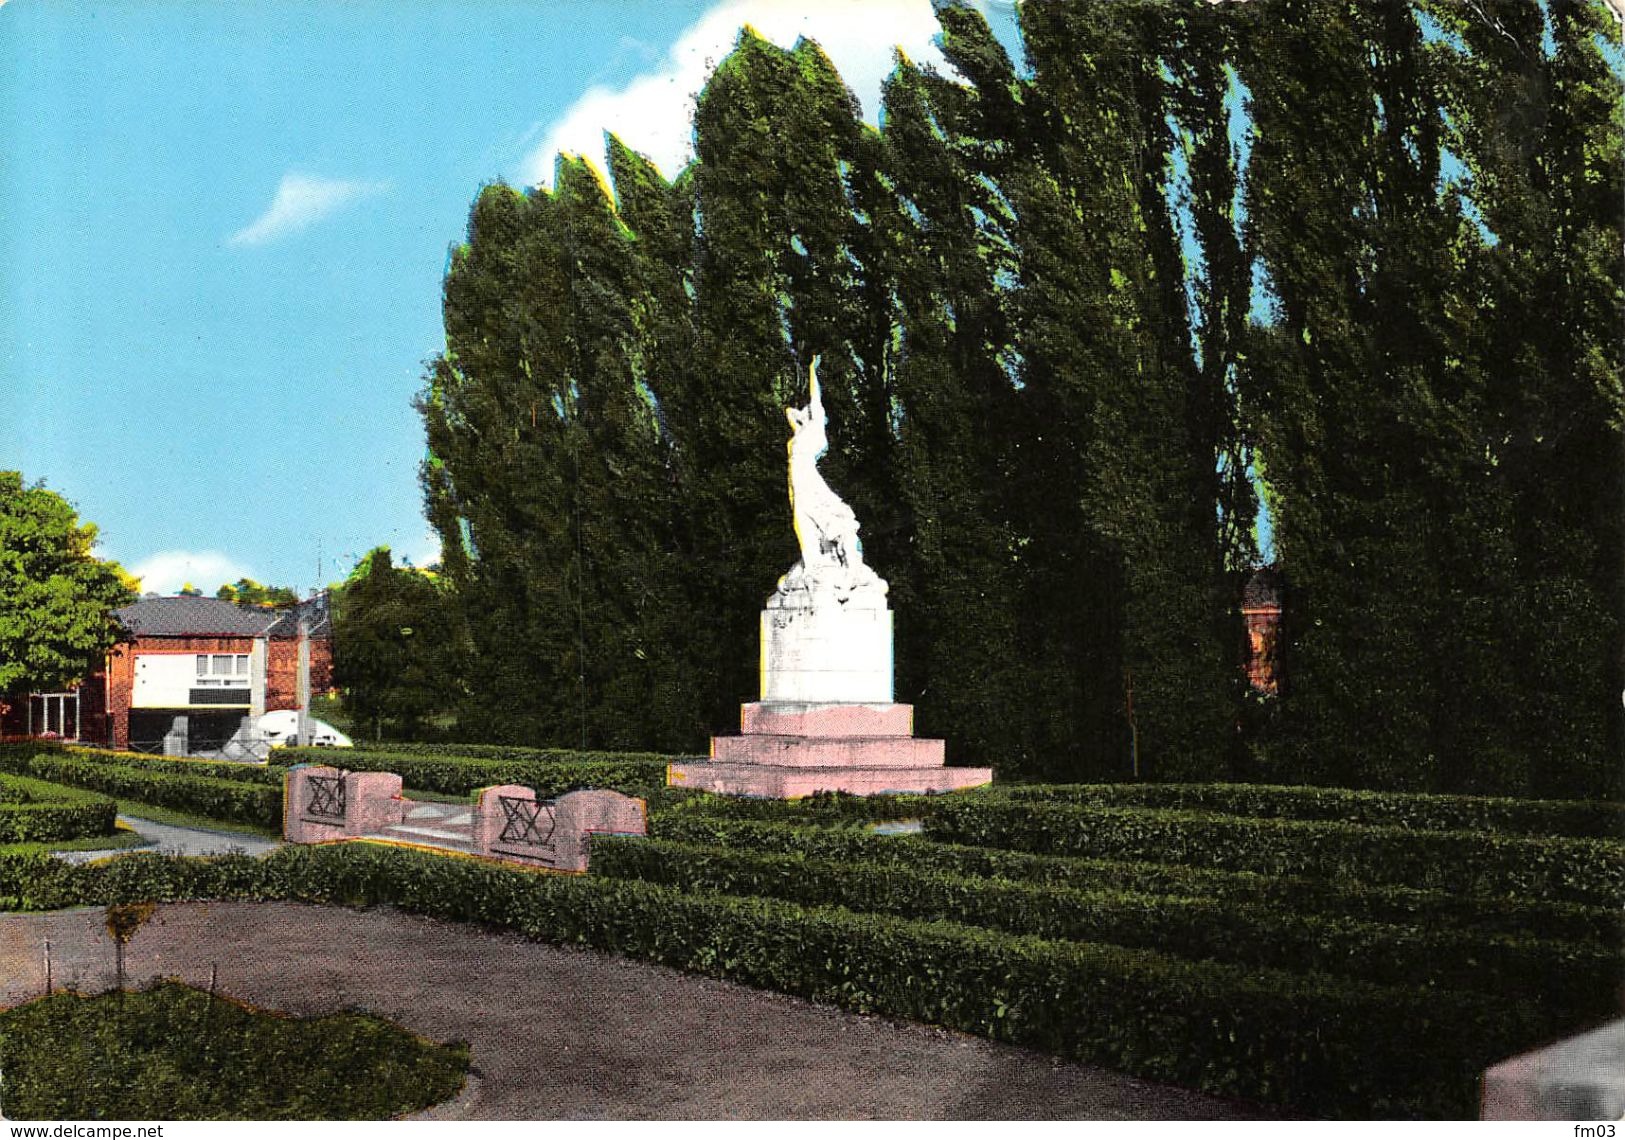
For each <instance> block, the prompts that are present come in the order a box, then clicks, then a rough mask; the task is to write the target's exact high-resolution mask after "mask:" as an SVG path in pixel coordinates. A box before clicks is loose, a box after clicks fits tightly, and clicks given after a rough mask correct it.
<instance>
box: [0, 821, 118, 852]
mask: <svg viewBox="0 0 1625 1140" xmlns="http://www.w3.org/2000/svg"><path fill="white" fill-rule="evenodd" d="M145 842H146V840H144V839H142V838H141V837H140V836H139V835H137V834H136V833H135V832H133V831H131V830H130V829H129V828H128V827H125V826H124V825H122V824H120V825H119V828H118V830H117V831H115V832H114V833H113V834H112V835H87V836H84V837H83V838H81V839H54V840H51V841H50V842H48V843H4V844H0V855H32V854H34V853H35V852H39V851H118V850H122V849H124V848H126V847H140V846H141V845H142V844H143V843H145Z"/></svg>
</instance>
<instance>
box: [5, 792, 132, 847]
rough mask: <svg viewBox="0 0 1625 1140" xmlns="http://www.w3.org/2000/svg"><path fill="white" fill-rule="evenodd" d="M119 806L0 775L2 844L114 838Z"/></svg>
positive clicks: (105, 799)
mask: <svg viewBox="0 0 1625 1140" xmlns="http://www.w3.org/2000/svg"><path fill="white" fill-rule="evenodd" d="M117 815H118V805H117V804H115V803H114V802H113V801H112V800H110V799H108V798H107V797H105V796H96V795H91V794H89V793H87V792H83V791H80V790H78V789H77V788H66V787H63V786H61V785H60V784H51V783H47V782H46V781H44V780H33V779H28V778H26V777H21V776H5V775H0V843H45V842H50V841H52V840H64V839H80V838H83V837H85V836H91V835H112V834H113V826H114V822H115V819H116V818H117Z"/></svg>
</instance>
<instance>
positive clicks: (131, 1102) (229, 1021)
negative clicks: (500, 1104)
mask: <svg viewBox="0 0 1625 1140" xmlns="http://www.w3.org/2000/svg"><path fill="white" fill-rule="evenodd" d="M468 1060H469V1058H468V1047H467V1046H466V1045H460V1044H454V1045H435V1044H432V1043H430V1042H428V1041H424V1040H421V1039H420V1038H418V1037H416V1036H414V1035H413V1034H411V1033H409V1032H407V1031H406V1030H404V1029H402V1028H401V1027H400V1026H398V1025H393V1024H391V1023H390V1022H387V1021H384V1020H383V1019H381V1018H378V1017H373V1016H371V1015H368V1014H361V1013H353V1012H345V1013H335V1014H330V1015H327V1016H324V1017H310V1018H290V1017H286V1016H283V1015H280V1014H266V1013H262V1012H260V1011H258V1010H255V1009H252V1008H250V1007H247V1006H244V1005H241V1004H239V1003H237V1002H234V1001H228V1000H222V999H218V998H211V997H210V995H208V994H206V993H204V992H202V991H200V990H195V989H191V988H190V987H187V986H183V985H179V984H177V983H174V982H163V983H159V984H157V985H155V986H153V987H151V988H150V989H147V990H145V991H143V992H141V993H132V994H118V995H115V994H102V995H100V996H98V997H83V996H81V995H79V994H76V993H61V994H56V995H54V996H51V997H46V998H41V999H39V1000H37V1001H33V1002H29V1003H28V1004H27V1005H21V1006H17V1007H15V1008H12V1009H8V1010H5V1011H0V1070H3V1071H4V1073H5V1093H6V1099H5V1108H6V1110H7V1112H8V1113H9V1114H10V1115H11V1116H12V1117H13V1118H14V1119H23V1120H62V1119H72V1120H131V1119H135V1120H141V1119H148V1120H219V1119H227V1120H242V1119H249V1120H310V1119H321V1120H376V1119H380V1118H384V1117H390V1116H400V1115H403V1114H406V1113H410V1112H416V1111H418V1110H420V1109H424V1108H427V1107H428V1106H430V1105H432V1104H437V1103H439V1102H440V1101H443V1100H446V1099H448V1098H450V1097H452V1096H454V1095H456V1093H457V1091H458V1089H459V1088H460V1087H461V1086H462V1083H463V1080H464V1077H465V1074H466V1073H467V1071H468Z"/></svg>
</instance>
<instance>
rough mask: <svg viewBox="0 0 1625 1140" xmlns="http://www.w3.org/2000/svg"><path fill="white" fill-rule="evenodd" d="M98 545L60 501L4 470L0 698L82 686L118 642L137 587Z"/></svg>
mask: <svg viewBox="0 0 1625 1140" xmlns="http://www.w3.org/2000/svg"><path fill="white" fill-rule="evenodd" d="M95 545H96V527H95V526H94V525H93V524H90V523H81V522H80V521H79V517H78V515H77V513H76V512H75V511H74V509H73V507H72V506H71V505H69V503H68V502H67V500H65V499H63V498H62V496H61V495H58V494H57V493H56V492H54V491H51V490H49V489H48V488H46V487H45V486H44V485H42V484H38V483H35V484H32V485H30V484H28V483H25V482H23V477H22V475H21V473H19V472H16V471H0V700H3V699H4V698H5V697H6V695H7V694H12V695H21V694H26V693H29V692H37V691H41V690H51V689H63V688H67V687H68V686H70V685H74V684H77V683H78V682H80V681H82V680H83V679H84V678H85V677H86V676H88V675H89V673H90V672H91V670H93V669H95V668H96V667H97V666H99V665H100V664H101V661H102V658H103V656H104V655H105V654H106V653H107V650H108V649H109V648H111V647H112V645H113V644H114V643H115V642H116V641H118V639H119V637H120V630H119V626H118V622H117V621H116V619H114V617H113V611H114V610H115V609H117V608H118V607H119V606H122V605H126V604H128V603H130V602H133V601H135V598H136V593H135V589H134V585H135V583H134V581H133V580H132V579H130V578H129V576H128V575H126V574H125V573H124V571H123V569H122V568H121V567H120V566H119V565H118V564H117V563H116V562H105V561H103V560H101V559H99V558H97V557H96V556H95V553H94V547H95Z"/></svg>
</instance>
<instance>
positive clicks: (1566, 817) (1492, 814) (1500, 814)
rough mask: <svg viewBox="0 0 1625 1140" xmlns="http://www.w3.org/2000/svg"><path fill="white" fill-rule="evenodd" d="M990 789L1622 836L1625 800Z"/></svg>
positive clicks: (1272, 813) (1208, 788) (1410, 824)
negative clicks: (1613, 801) (1601, 801)
mask: <svg viewBox="0 0 1625 1140" xmlns="http://www.w3.org/2000/svg"><path fill="white" fill-rule="evenodd" d="M992 794H996V795H1001V796H1003V797H1006V798H1008V799H1012V800H1022V801H1038V802H1042V803H1073V804H1098V805H1102V806H1108V807H1149V808H1174V809H1179V810H1186V811H1213V812H1223V813H1226V814H1229V815H1245V816H1256V817H1260V818H1268V819H1318V820H1338V821H1341V822H1343V823H1364V824H1377V825H1384V826H1394V827H1407V828H1415V829H1418V830H1424V831H1493V832H1499V833H1503V834H1507V835H1536V836H1569V837H1570V838H1581V839H1622V838H1625V804H1617V803H1595V802H1590V801H1581V800H1517V799H1499V798H1489V797H1482V796H1440V795H1417V794H1412V793H1408V792H1370V791H1352V790H1349V789H1347V788H1311V787H1279V786H1271V785H1264V784H1061V785H1009V786H999V787H997V788H995V789H993V790H992Z"/></svg>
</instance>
